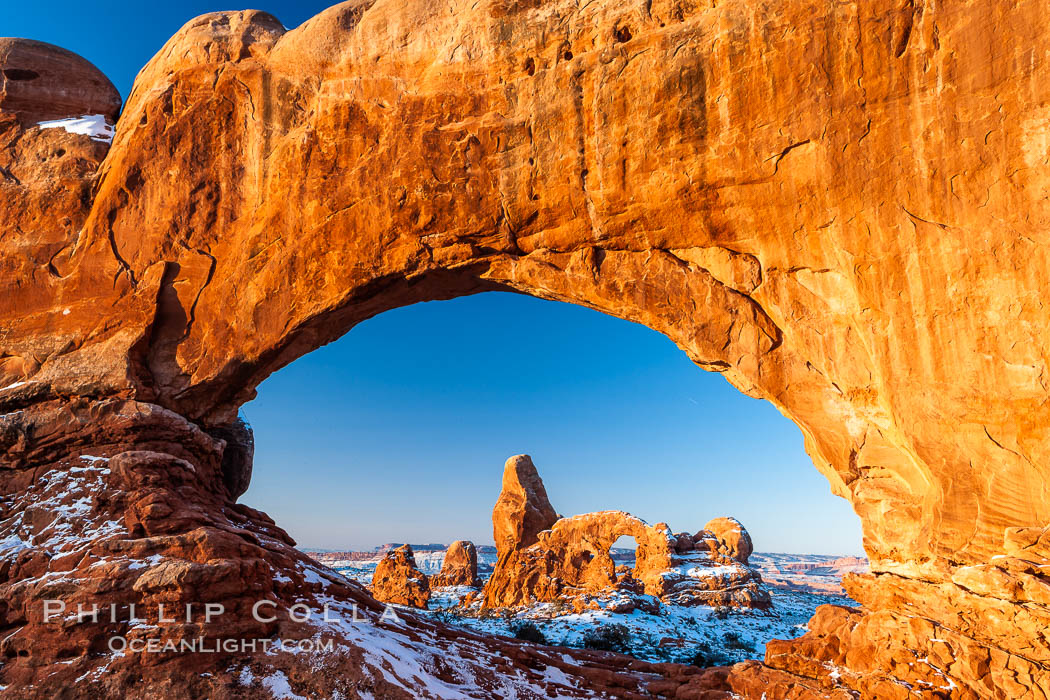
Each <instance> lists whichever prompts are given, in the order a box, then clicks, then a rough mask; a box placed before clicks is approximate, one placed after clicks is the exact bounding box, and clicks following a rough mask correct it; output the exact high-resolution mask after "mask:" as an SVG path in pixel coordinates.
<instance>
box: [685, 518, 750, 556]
mask: <svg viewBox="0 0 1050 700" xmlns="http://www.w3.org/2000/svg"><path fill="white" fill-rule="evenodd" d="M706 533H710V534H711V535H713V536H714V542H715V543H716V546H717V551H718V553H719V554H722V555H723V556H726V557H729V558H730V559H735V560H737V561H738V562H740V563H741V564H746V563H747V558H748V557H750V556H751V552H753V551H754V550H755V548H754V547H753V546H752V545H751V535H749V534H748V533H747V530H745V529H744V526H743V525H741V524H740V521H739V520H737V519H736V518H715V519H714V520H712V521H711V522H709V523H708V524H707V525H704V529H703V530H701V531H700V532H698V533H696V535H694V536H693V540H694V542H698V541H700V540H706V541H710V538H708V537H706V536H705V535H706Z"/></svg>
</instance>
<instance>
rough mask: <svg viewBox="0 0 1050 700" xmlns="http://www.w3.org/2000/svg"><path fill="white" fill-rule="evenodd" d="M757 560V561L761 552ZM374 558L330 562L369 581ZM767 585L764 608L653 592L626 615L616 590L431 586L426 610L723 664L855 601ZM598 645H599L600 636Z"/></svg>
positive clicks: (582, 642)
mask: <svg viewBox="0 0 1050 700" xmlns="http://www.w3.org/2000/svg"><path fill="white" fill-rule="evenodd" d="M421 555H424V556H421ZM443 555H444V552H420V553H417V554H416V562H417V564H418V565H419V566H420V568H421V569H423V570H424V571H425V572H426V573H428V574H430V573H435V572H436V571H437V570H439V569H440V567H441V560H442V558H443ZM765 556H766V557H777V559H778V560H779V558H780V557H785V558H787V559H788V560H790V561H794V560H796V559H798V558H805V557H804V555H803V556H801V557H800V556H798V555H765ZM421 559H422V561H421ZM486 559H487V557H485V556H483V555H482V556H479V564H480V565H482V567H483V568H487V567H485V566H484V565H485V564H490V562H488V561H486ZM493 559H494V557H493ZM759 559H760V561H761V560H762V557H761V555H759ZM828 559H833V557H828ZM424 561H425V562H426V568H424ZM377 563H378V557H376V559H375V560H363V561H351V560H343V561H337V562H331V563H330V566H332V568H334V569H335V570H336V571H338V572H339V573H341V574H343V575H344V576H346V577H347V578H350V579H353V580H355V581H358V582H360V583H362V584H364V585H368V584H370V583H371V581H372V573H373V572H374V571H375V567H376V564H377ZM491 563H494V562H491ZM618 563H619V562H618ZM822 573H823V572H822ZM482 578H483V579H484V578H487V576H486V574H484V573H483V574H482ZM768 588H769V592H770V595H771V596H772V598H773V607H772V609H771V610H769V611H765V612H763V611H758V610H745V609H732V608H711V607H705V606H698V607H683V606H678V605H668V604H663V603H660V601H658V600H657V599H655V598H653V597H651V596H639V598H640V599H642V600H645V601H647V602H648V603H649V604H650V605H651V606H652V607H653V608H655V609H657V610H658V613H656V614H653V613H648V612H643V611H642V610H641V609H637V608H636V609H635V610H633V611H632V612H629V613H623V612H613V611H612V610H610V609H607V608H610V607H611V608H618V607H621V606H622V604H623V602H624V601H623V600H620V598H621V597H623V596H622V595H620V594H612V595H609V596H606V597H605V598H603V599H601V605H602V607H603V608H606V609H600V610H586V611H584V612H581V613H574V612H572V611H571V610H568V609H565V608H564V607H559V606H558V605H556V604H549V603H543V604H537V605H534V606H531V607H530V608H527V609H525V610H520V611H514V612H513V613H512V612H510V611H493V610H487V611H482V610H481V609H480V601H476V602H475V603H474V604H473V605H471V606H469V607H467V608H459V607H457V605H458V604H459V602H460V600H461V599H462V598H463V597H464V596H466V595H467V594H468V593H470V592H471V591H472V589H469V588H465V587H459V588H454V589H449V588H439V589H435V590H434V591H433V594H432V595H431V598H430V604H429V610H428V611H427V612H426V613H425V614H428V615H430V616H433V617H435V618H436V619H439V620H440V621H442V622H444V623H446V624H451V625H461V626H464V627H468V628H470V629H473V630H476V631H479V632H484V633H486V634H496V635H503V636H509V637H513V636H515V633H516V632H517V631H518V630H519V628H520V627H521V625H522V624H524V623H531V624H532V625H534V626H535V627H536V629H537V630H538V631H539V632H540V633H541V634H542V636H543V639H545V640H546V642H547V643H548V644H551V645H555V646H569V647H582V646H587V645H588V643H589V644H591V645H594V644H595V643H596V637H600V635H601V634H605V635H608V636H609V637H611V638H612V639H613V640H614V641H615V642H616V643H619V642H621V641H624V642H626V647H625V648H624V649H623V650H624V651H626V653H629V654H631V655H632V656H636V657H638V658H641V659H645V660H648V661H678V662H687V663H692V662H696V663H701V664H703V665H720V664H726V663H735V662H737V661H743V660H745V659H760V658H762V657H763V655H764V654H765V645H766V642H768V641H769V640H771V639H793V638H795V637H798V636H801V635H802V634H804V633H805V632H806V623H807V622H808V621H809V619H810V618H811V617H812V616H813V613H814V612H815V611H816V609H817V607H818V606H820V605H824V604H828V603H830V604H837V605H847V606H855V605H856V603H855V602H854V601H853V600H851V599H849V598H847V597H846V596H844V595H840V594H836V593H829V592H824V591H816V590H799V589H798V588H783V587H777V586H769V587H768ZM623 607H629V606H623ZM606 641H608V639H606ZM597 643H601V640H600V639H599V640H598V641H597Z"/></svg>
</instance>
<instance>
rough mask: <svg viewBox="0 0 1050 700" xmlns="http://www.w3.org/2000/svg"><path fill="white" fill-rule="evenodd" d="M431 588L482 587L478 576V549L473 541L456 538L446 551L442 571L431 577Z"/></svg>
mask: <svg viewBox="0 0 1050 700" xmlns="http://www.w3.org/2000/svg"><path fill="white" fill-rule="evenodd" d="M430 586H431V588H439V587H442V586H470V587H472V588H480V587H481V579H480V578H478V550H477V549H476V548H475V547H474V543H473V542H468V541H467V540H456V541H455V542H453V543H452V544H450V545H449V546H448V549H447V550H446V551H445V560H444V561H443V562H441V571H440V572H439V573H438V574H437V575H435V576H431V577H430Z"/></svg>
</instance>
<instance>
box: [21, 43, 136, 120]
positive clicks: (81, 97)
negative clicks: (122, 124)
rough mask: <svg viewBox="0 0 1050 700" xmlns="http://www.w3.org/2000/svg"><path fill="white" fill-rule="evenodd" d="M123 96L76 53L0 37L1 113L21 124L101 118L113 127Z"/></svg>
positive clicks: (49, 45) (42, 44) (43, 44)
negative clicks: (96, 115) (89, 116)
mask: <svg viewBox="0 0 1050 700" xmlns="http://www.w3.org/2000/svg"><path fill="white" fill-rule="evenodd" d="M120 104H121V99H120V93H118V92H117V89H116V88H115V87H113V83H111V82H110V81H109V79H108V78H107V77H106V76H105V75H103V74H102V73H101V72H99V70H98V69H97V68H95V66H93V65H91V64H90V63H89V62H87V61H85V60H84V59H83V58H81V57H80V56H77V55H76V54H74V53H71V52H69V51H66V50H65V49H61V48H59V47H57V46H52V45H51V44H45V43H43V42H40V41H30V40H28V39H12V38H0V111H3V112H4V113H5V114H6V115H8V116H13V117H15V118H17V119H19V120H20V121H22V122H23V123H26V124H28V123H35V122H41V121H47V120H53V119H64V118H68V117H81V116H84V115H94V114H99V115H102V116H104V117H106V118H107V119H108V120H109V122H110V124H115V123H116V121H117V115H118V114H119V113H120Z"/></svg>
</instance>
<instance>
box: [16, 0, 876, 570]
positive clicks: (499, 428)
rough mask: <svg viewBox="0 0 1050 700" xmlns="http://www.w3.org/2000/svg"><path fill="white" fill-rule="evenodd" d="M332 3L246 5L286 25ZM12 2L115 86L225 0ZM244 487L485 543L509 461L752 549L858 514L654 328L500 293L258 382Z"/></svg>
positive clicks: (767, 417) (362, 521) (400, 529)
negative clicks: (721, 519) (524, 456)
mask: <svg viewBox="0 0 1050 700" xmlns="http://www.w3.org/2000/svg"><path fill="white" fill-rule="evenodd" d="M328 4H329V3H328V2H324V1H322V2H307V1H301V0H300V1H298V2H264V1H259V2H253V3H252V5H253V6H254V7H255V8H256V9H261V10H266V11H269V12H271V13H273V14H274V15H276V16H277V17H278V18H279V19H280V20H281V21H282V22H283V23H284V24H285V25H286V26H288V27H294V26H297V25H298V24H300V23H301V22H303V21H305V20H306V19H308V18H309V17H311V16H312V15H314V14H315V13H316V12H318V11H320V10H322V9H324V8H325V7H327V6H328ZM98 7H99V6H94V5H90V4H85V3H83V2H79V1H78V2H68V1H67V0H54V1H52V2H49V3H46V4H43V3H38V4H30V3H22V4H19V5H18V7H17V9H13V10H9V11H8V12H7V13H5V16H4V26H3V29H2V31H3V32H4V33H5V34H7V35H9V36H24V37H29V38H33V39H39V40H41V41H47V42H50V43H53V44H58V45H59V46H63V47H64V48H67V49H70V50H72V51H75V52H76V53H79V54H81V55H82V56H84V57H86V58H87V59H89V60H90V61H92V62H93V63H94V64H95V65H97V66H98V67H99V68H101V69H102V71H103V72H105V73H106V74H107V75H108V76H109V78H110V80H112V81H113V83H114V84H115V85H116V86H117V88H118V89H119V90H120V92H121V94H122V95H124V96H125V97H126V96H127V95H128V93H129V92H130V89H131V84H132V81H133V80H134V76H135V74H136V73H137V72H138V70H139V68H141V67H142V66H143V65H144V64H145V63H146V61H148V60H149V58H150V57H151V56H152V55H153V54H154V53H156V51H157V50H159V49H160V47H161V46H162V45H163V44H164V42H165V41H166V40H167V39H168V38H169V37H170V36H171V35H172V34H173V33H174V32H175V31H177V30H178V28H179V27H181V26H182V25H183V24H185V22H186V21H188V20H189V19H191V18H192V17H194V16H196V15H198V14H202V13H204V12H210V11H215V10H221V9H234V7H233V6H230V5H226V4H217V3H214V2H207V1H206V0H195V1H190V2H179V3H142V2H138V1H137V0H136V2H119V1H118V2H109V3H106V5H105V6H104V9H103V10H100V9H98ZM244 412H245V414H246V415H247V417H248V419H249V420H250V421H251V423H252V425H253V427H254V429H255V435H256V442H257V449H256V462H255V472H254V476H253V479H252V486H251V488H250V490H249V491H248V493H247V494H245V496H244V497H243V498H242V500H243V501H245V502H246V503H248V504H250V505H252V506H255V507H257V508H260V509H262V510H264V511H266V512H268V513H269V514H270V515H271V516H272V517H274V518H275V519H276V520H277V522H278V523H280V524H281V525H282V526H284V527H285V528H286V529H287V530H288V531H289V532H290V533H291V534H292V536H293V537H295V538H296V539H297V540H298V541H299V542H300V544H301V545H303V546H311V547H324V548H365V547H372V546H375V545H377V544H380V543H383V542H390V541H411V542H448V541H451V540H453V539H461V538H467V539H473V540H475V541H477V542H479V543H491V541H492V526H491V520H490V516H491V510H492V505H493V503H494V502H495V499H496V497H497V495H498V494H499V489H500V476H501V473H502V466H503V461H504V460H505V459H506V458H507V457H508V456H510V455H513V454H518V453H522V452H527V453H529V454H531V455H532V456H533V458H534V459H535V461H536V464H537V466H538V467H539V469H540V474H541V476H542V477H543V479H544V481H545V483H546V485H547V491H548V493H549V494H550V497H551V500H552V502H553V504H554V506H555V508H556V509H557V510H558V511H559V512H560V513H562V514H563V515H572V514H576V513H582V512H587V511H592V510H604V509H613V508H618V509H623V510H627V511H629V512H632V513H634V514H635V515H638V516H639V517H642V518H645V519H647V520H649V521H650V522H654V523H655V522H658V521H666V522H668V523H669V524H670V525H671V527H672V528H673V529H674V530H676V531H681V530H686V531H689V532H695V531H696V530H698V529H699V528H700V527H702V526H703V524H704V523H705V522H707V520H709V519H710V518H713V517H716V516H720V515H733V516H735V517H737V518H739V519H740V520H741V521H742V522H743V523H744V524H745V526H746V527H747V528H748V529H749V530H750V531H751V534H752V536H753V538H754V540H755V546H756V548H757V549H759V550H760V551H786V552H806V553H831V554H854V553H861V544H860V541H861V537H860V524H859V520H858V519H857V517H856V515H854V513H853V511H852V510H851V508H850V507H849V504H848V503H846V501H844V500H842V499H839V498H837V497H835V496H832V495H831V493H830V491H829V487H828V484H827V482H826V480H825V479H824V478H823V477H822V476H820V474H819V473H818V472H817V471H816V469H815V468H814V467H813V465H812V463H811V462H810V460H809V458H808V457H807V456H806V455H805V453H804V452H803V449H802V437H801V434H800V433H799V431H798V429H797V428H796V427H795V426H794V425H793V424H792V423H791V422H790V421H788V420H787V419H786V418H784V417H783V416H781V415H780V414H779V413H778V412H777V411H776V410H775V409H774V408H773V407H772V406H771V405H770V404H768V403H765V402H762V401H757V400H754V399H750V398H748V397H746V396H744V395H743V394H741V393H740V392H738V391H737V390H736V389H734V388H733V387H731V386H730V385H729V384H728V382H726V381H725V380H724V379H723V378H722V377H721V376H720V375H717V374H711V373H707V372H704V371H702V370H700V369H699V368H697V367H696V366H695V365H693V364H692V363H691V362H690V361H689V359H688V358H687V357H686V356H685V354H684V353H682V352H681V351H680V350H679V349H678V348H677V347H675V346H674V344H673V343H671V342H670V341H669V340H668V339H667V338H665V337H663V336H661V335H659V334H657V333H655V332H653V331H650V330H649V329H647V328H644V327H642V326H638V325H636V324H632V323H628V322H626V321H621V320H619V319H615V318H611V317H607V316H603V315H602V314H599V313H597V312H594V311H590V310H587V309H583V308H580V307H574V306H569V305H565V304H558V303H554V302H546V301H541V300H538V299H531V298H528V297H522V296H518V295H513V294H495V293H490V294H482V295H478V296H474V297H466V298H461V299H456V300H453V301H449V302H435V303H428V304H417V305H415V306H411V307H407V308H404V309H398V310H394V311H390V312H387V313H385V314H382V315H381V316H379V317H377V318H374V319H372V320H369V321H367V322H365V323H363V324H361V325H359V326H358V327H357V328H355V329H353V330H352V331H351V332H350V333H348V334H347V335H346V336H344V337H343V338H342V339H341V340H339V341H338V342H336V343H333V344H331V345H329V346H327V347H325V348H322V349H320V350H317V351H315V352H313V353H311V354H310V355H308V356H306V357H304V358H301V359H300V360H299V361H297V362H295V363H294V364H292V365H291V366H289V367H287V368H285V369H283V370H282V371H280V372H278V373H277V374H275V375H274V376H272V377H271V378H269V379H268V380H267V381H266V382H265V383H263V385H262V386H261V387H260V389H259V396H258V398H257V399H256V400H254V401H252V402H251V403H249V404H248V405H247V406H245V409H244Z"/></svg>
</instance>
